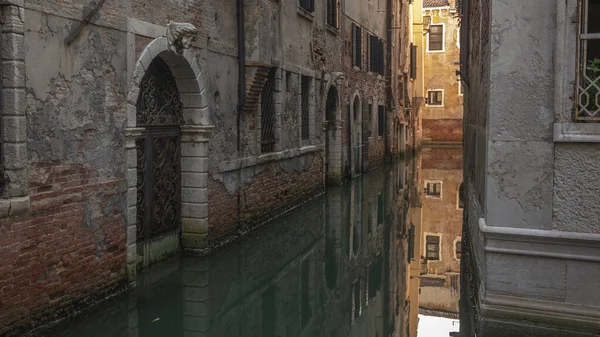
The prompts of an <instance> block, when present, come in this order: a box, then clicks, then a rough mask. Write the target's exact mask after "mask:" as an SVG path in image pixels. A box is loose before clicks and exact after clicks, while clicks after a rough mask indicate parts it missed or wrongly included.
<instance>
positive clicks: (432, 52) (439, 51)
mask: <svg viewBox="0 0 600 337" xmlns="http://www.w3.org/2000/svg"><path fill="white" fill-rule="evenodd" d="M426 52H427V54H434V53H445V52H446V50H445V49H442V50H427V51H426Z"/></svg>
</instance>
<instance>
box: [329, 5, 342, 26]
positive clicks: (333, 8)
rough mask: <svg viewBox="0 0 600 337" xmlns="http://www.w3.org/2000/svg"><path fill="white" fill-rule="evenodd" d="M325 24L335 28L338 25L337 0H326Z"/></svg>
mask: <svg viewBox="0 0 600 337" xmlns="http://www.w3.org/2000/svg"><path fill="white" fill-rule="evenodd" d="M327 24H328V25H329V26H331V27H333V28H335V29H338V28H340V27H339V25H338V7H337V0H327Z"/></svg>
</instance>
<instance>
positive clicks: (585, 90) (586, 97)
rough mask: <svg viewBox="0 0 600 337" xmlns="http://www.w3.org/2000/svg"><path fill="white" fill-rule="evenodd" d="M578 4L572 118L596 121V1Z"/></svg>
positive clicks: (599, 43) (599, 104)
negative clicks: (576, 56)
mask: <svg viewBox="0 0 600 337" xmlns="http://www.w3.org/2000/svg"><path fill="white" fill-rule="evenodd" d="M579 7H580V9H581V13H580V19H581V22H580V25H579V33H580V34H579V42H580V43H579V46H580V47H579V50H578V61H579V65H578V66H579V69H578V74H579V76H578V78H577V98H578V99H577V101H578V104H577V113H576V120H596V121H600V98H599V95H598V94H599V93H600V90H599V89H598V86H600V21H598V19H597V18H598V17H599V16H600V1H598V0H583V2H582V3H581V6H579Z"/></svg>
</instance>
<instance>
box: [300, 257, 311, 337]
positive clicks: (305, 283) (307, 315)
mask: <svg viewBox="0 0 600 337" xmlns="http://www.w3.org/2000/svg"><path fill="white" fill-rule="evenodd" d="M309 261H310V260H309V258H306V260H304V261H303V262H302V326H305V325H306V324H307V323H308V321H309V320H310V319H311V317H312V312H311V309H310V298H309V296H308V290H309V286H310V284H309V282H310V275H309V269H308V267H309Z"/></svg>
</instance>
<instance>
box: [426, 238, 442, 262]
mask: <svg viewBox="0 0 600 337" xmlns="http://www.w3.org/2000/svg"><path fill="white" fill-rule="evenodd" d="M425 242H426V244H425V245H426V254H425V258H426V259H427V260H428V261H438V260H439V259H440V237H439V236H435V235H427V237H426V238H425Z"/></svg>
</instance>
